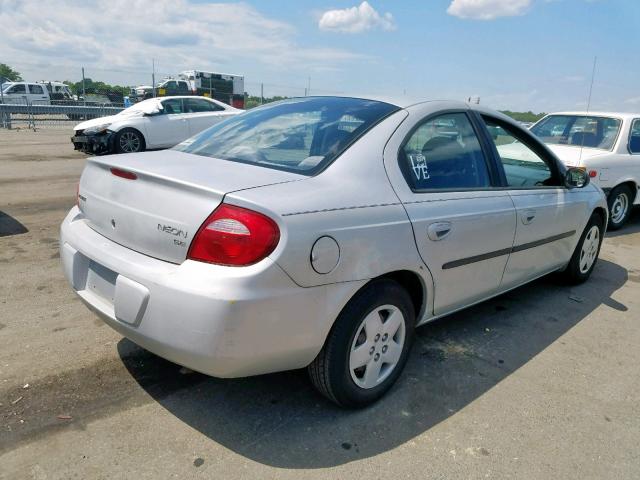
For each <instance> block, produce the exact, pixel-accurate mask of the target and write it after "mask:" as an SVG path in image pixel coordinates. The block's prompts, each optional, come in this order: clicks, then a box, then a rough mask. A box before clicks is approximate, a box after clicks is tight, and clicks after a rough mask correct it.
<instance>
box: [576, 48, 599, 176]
mask: <svg viewBox="0 0 640 480" xmlns="http://www.w3.org/2000/svg"><path fill="white" fill-rule="evenodd" d="M597 61H598V57H593V70H591V85H590V86H589V98H587V115H586V118H585V122H586V121H587V119H588V118H589V109H590V108H591V92H593V80H594V78H595V76H596V62H597ZM585 127H586V124H585ZM583 148H584V133H583V134H582V142H581V144H580V156H579V157H578V165H580V164H581V163H582V149H583Z"/></svg>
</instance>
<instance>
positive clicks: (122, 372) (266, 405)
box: [0, 130, 640, 479]
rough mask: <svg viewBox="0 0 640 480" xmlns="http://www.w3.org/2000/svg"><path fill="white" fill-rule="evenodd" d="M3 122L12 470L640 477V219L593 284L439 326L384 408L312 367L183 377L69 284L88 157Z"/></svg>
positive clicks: (53, 135) (3, 320)
mask: <svg viewBox="0 0 640 480" xmlns="http://www.w3.org/2000/svg"><path fill="white" fill-rule="evenodd" d="M69 135H70V132H67V131H64V130H44V131H38V132H32V131H19V132H16V131H3V130H0V478H1V479H25V478H26V479H29V478H33V479H67V478H78V479H94V478H95V479H103V478H104V479H107V478H109V479H111V478H136V479H147V478H149V479H159V478H181V479H183V478H224V479H231V478H265V479H266V478H291V479H306V478H314V479H315V478H318V479H324V478H355V477H359V478H369V479H377V478H389V479H391V478H393V479H395V478H421V479H422V478H429V479H455V478H465V479H466V478H470V479H471V478H498V479H504V478H523V479H549V478H558V479H574V478H575V479H603V478H609V479H637V478H640V448H638V444H639V443H640V414H639V413H640V410H639V407H638V405H640V348H639V345H640V322H639V320H640V318H639V315H638V312H640V255H639V253H640V215H639V214H638V212H636V213H635V214H634V217H633V219H632V222H631V224H630V225H629V226H627V227H626V228H625V229H624V230H622V231H620V232H619V233H615V234H609V235H607V238H606V239H605V243H604V245H603V249H602V254H601V259H600V261H599V263H598V264H597V266H596V269H595V271H594V274H593V276H592V278H591V280H590V281H589V282H587V283H586V284H584V285H580V286H578V287H572V288H569V287H565V286H562V285H560V284H558V283H556V282H555V281H554V280H553V279H549V278H545V279H542V280H540V281H537V282H535V283H533V284H530V285H528V286H525V287H522V288H519V289H517V290H515V291H512V292H510V293H508V294H505V295H503V296H500V297H498V298H496V299H494V300H491V301H489V302H485V303H483V304H481V305H478V306H476V307H472V308H470V309H467V310H465V311H462V312H460V313H457V314H455V315H452V316H450V317H448V318H445V319H443V320H440V321H437V322H435V323H433V324H429V325H427V326H425V327H422V328H420V329H419V331H418V339H417V342H416V345H415V347H414V349H413V352H412V355H411V358H410V360H409V363H408V365H407V368H406V371H405V373H404V375H403V376H402V378H401V380H400V381H399V383H398V384H397V385H396V387H395V388H394V389H393V390H392V391H391V392H390V394H389V395H388V396H387V397H386V398H385V399H383V401H381V402H379V403H378V404H376V405H374V406H372V407H370V408H368V409H365V410H362V411H355V412H354V411H343V410H340V409H338V408H336V407H334V406H333V405H332V404H330V403H328V402H327V401H325V400H324V399H323V398H321V397H320V396H318V395H317V394H316V393H315V392H314V391H313V389H312V388H311V386H310V385H309V382H308V381H307V379H306V376H305V372H302V371H296V372H287V373H281V374H274V375H266V376H261V377H256V378H248V379H239V380H219V379H214V378H209V377H206V376H204V375H200V374H194V373H192V374H188V373H181V370H180V367H178V366H176V365H174V364H171V363H169V362H167V361H165V360H162V359H160V358H158V357H156V356H154V355H152V354H150V353H147V352H145V351H143V350H141V349H140V348H138V347H137V346H135V345H134V344H132V343H131V342H129V341H128V340H125V339H123V338H122V337H121V336H119V335H118V334H117V333H115V332H114V331H112V330H111V329H110V328H109V327H107V326H105V325H104V324H103V323H102V322H101V321H99V320H98V319H97V318H96V317H95V316H94V315H93V314H92V313H91V312H90V311H89V310H87V309H86V308H85V307H84V306H83V305H82V304H81V302H80V301H79V300H78V299H77V298H76V296H75V295H74V294H73V292H72V291H71V288H70V287H69V286H68V285H67V283H66V281H65V280H64V278H63V275H62V272H61V268H60V264H59V256H58V228H59V225H60V222H61V221H62V219H63V217H64V215H65V214H66V212H67V211H68V209H69V208H70V207H71V206H72V205H73V204H74V201H75V193H76V184H77V181H78V178H79V175H80V173H81V170H82V168H83V165H84V155H81V154H78V153H76V152H74V151H73V149H72V147H71V144H70V142H69Z"/></svg>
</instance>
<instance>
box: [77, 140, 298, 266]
mask: <svg viewBox="0 0 640 480" xmlns="http://www.w3.org/2000/svg"><path fill="white" fill-rule="evenodd" d="M304 178H306V177H304V176H302V175H298V174H294V173H289V172H284V171H280V170H274V169H269V168H262V167H256V166H253V165H247V164H242V163H238V162H232V161H227V160H220V159H216V158H210V157H204V156H199V155H192V154H189V153H184V152H177V151H162V152H146V153H134V154H126V155H113V156H108V157H93V158H90V159H88V161H87V165H86V167H85V169H84V171H83V173H82V177H81V179H80V185H79V187H78V196H79V205H80V209H81V210H82V212H83V214H84V216H85V218H86V221H87V223H88V225H89V226H90V227H91V228H92V229H94V230H95V231H97V232H98V233H100V234H102V235H104V236H105V237H107V238H108V239H110V240H112V241H114V242H116V243H118V244H120V245H123V246H125V247H128V248H130V249H132V250H135V251H137V252H140V253H143V254H145V255H149V256H152V257H155V258H159V259H162V260H166V261H169V262H173V263H181V262H182V261H183V260H184V259H185V258H186V255H187V250H188V248H189V245H190V243H191V240H192V238H193V236H194V235H195V233H196V232H197V230H198V228H199V227H200V226H201V225H202V222H204V220H205V219H206V218H207V217H208V216H209V214H211V212H212V211H213V210H214V209H215V208H216V207H217V206H218V205H219V204H220V203H221V202H222V199H223V198H224V196H225V195H226V194H227V193H229V192H234V191H238V190H246V189H249V188H255V187H260V186H264V185H271V184H275V183H283V182H291V181H296V180H301V179H304Z"/></svg>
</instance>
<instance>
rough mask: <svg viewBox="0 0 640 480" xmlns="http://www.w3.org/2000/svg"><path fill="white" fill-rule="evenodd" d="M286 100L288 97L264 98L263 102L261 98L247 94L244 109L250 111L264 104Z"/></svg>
mask: <svg viewBox="0 0 640 480" xmlns="http://www.w3.org/2000/svg"><path fill="white" fill-rule="evenodd" d="M285 98H287V97H279V96H277V95H276V96H275V97H264V102H262V101H261V100H260V97H256V96H253V95H249V94H248V93H245V99H246V101H245V102H244V108H245V110H249V109H250V108H254V107H259V106H260V105H262V104H263V103H271V102H277V101H280V100H284V99H285Z"/></svg>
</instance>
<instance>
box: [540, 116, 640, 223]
mask: <svg viewBox="0 0 640 480" xmlns="http://www.w3.org/2000/svg"><path fill="white" fill-rule="evenodd" d="M530 130H531V132H533V133H534V134H535V135H536V136H538V137H539V138H540V139H541V140H542V141H543V142H544V143H546V144H547V146H548V147H549V148H550V149H551V150H553V152H554V153H555V154H556V155H557V156H558V157H559V158H560V160H562V161H563V163H564V164H565V165H566V166H568V167H583V168H584V169H586V170H587V171H588V173H589V176H590V177H591V181H592V182H593V183H595V184H596V185H598V186H600V187H601V188H602V189H603V190H604V192H605V193H606V194H607V202H608V204H609V229H610V230H617V229H618V228H620V227H622V226H623V225H624V224H625V223H626V221H627V220H628V219H629V215H630V213H631V208H632V206H633V205H639V204H640V194H638V189H639V188H640V113H612V112H589V113H587V112H560V113H552V114H549V115H547V116H546V117H544V118H542V119H541V120H540V121H538V122H537V123H536V124H535V125H533V126H532V127H531V129H530Z"/></svg>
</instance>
